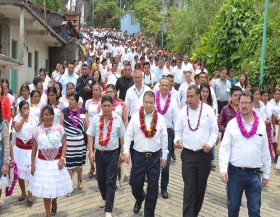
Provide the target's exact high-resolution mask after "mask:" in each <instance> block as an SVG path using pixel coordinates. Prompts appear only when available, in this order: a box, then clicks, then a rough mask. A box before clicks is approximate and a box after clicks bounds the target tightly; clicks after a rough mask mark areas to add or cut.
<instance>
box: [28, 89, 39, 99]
mask: <svg viewBox="0 0 280 217" xmlns="http://www.w3.org/2000/svg"><path fill="white" fill-rule="evenodd" d="M35 93H38V94H39V96H40V97H41V93H40V91H39V90H32V91H31V94H30V98H32V97H33V96H34V94H35Z"/></svg>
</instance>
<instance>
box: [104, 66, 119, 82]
mask: <svg viewBox="0 0 280 217" xmlns="http://www.w3.org/2000/svg"><path fill="white" fill-rule="evenodd" d="M119 77H121V76H120V74H119V73H118V65H117V63H115V62H114V63H112V69H111V71H110V72H108V73H107V74H106V75H105V81H104V82H105V84H106V86H107V85H108V84H113V85H116V82H117V80H118V78H119Z"/></svg>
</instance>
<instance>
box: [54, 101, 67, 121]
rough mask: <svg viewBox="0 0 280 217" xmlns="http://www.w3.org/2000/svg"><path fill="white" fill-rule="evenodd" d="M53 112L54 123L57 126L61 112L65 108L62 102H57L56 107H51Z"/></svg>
mask: <svg viewBox="0 0 280 217" xmlns="http://www.w3.org/2000/svg"><path fill="white" fill-rule="evenodd" d="M52 107H53V111H54V120H53V121H54V122H55V123H57V124H59V123H60V116H61V112H62V110H63V109H64V108H65V106H64V104H63V103H62V102H58V103H57V104H56V105H52Z"/></svg>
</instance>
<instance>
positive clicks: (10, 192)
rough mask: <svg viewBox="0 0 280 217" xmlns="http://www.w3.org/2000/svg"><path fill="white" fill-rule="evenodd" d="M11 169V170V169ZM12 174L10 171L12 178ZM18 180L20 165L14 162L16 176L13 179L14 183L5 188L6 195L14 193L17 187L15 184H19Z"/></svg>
mask: <svg viewBox="0 0 280 217" xmlns="http://www.w3.org/2000/svg"><path fill="white" fill-rule="evenodd" d="M10 171H11V170H10ZM10 176H11V174H10V172H9V178H10ZM17 180H18V167H17V163H16V162H14V178H13V181H12V185H11V186H10V187H7V188H6V189H5V191H6V197H8V196H12V194H13V191H14V189H15V186H16V184H17Z"/></svg>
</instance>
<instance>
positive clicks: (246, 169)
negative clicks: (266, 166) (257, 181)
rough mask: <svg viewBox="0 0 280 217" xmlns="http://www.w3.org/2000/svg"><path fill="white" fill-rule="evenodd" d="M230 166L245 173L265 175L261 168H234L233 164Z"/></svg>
mask: <svg viewBox="0 0 280 217" xmlns="http://www.w3.org/2000/svg"><path fill="white" fill-rule="evenodd" d="M229 165H230V166H232V167H233V168H237V169H239V170H242V171H245V172H250V171H253V172H254V173H263V172H262V171H261V168H249V167H236V166H233V165H232V164H231V163H229Z"/></svg>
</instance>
